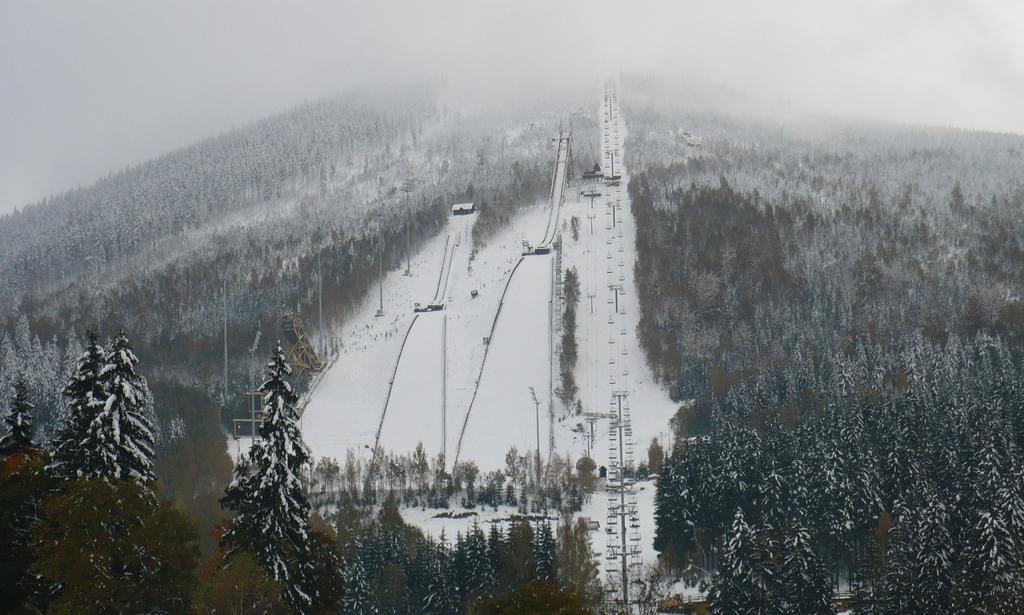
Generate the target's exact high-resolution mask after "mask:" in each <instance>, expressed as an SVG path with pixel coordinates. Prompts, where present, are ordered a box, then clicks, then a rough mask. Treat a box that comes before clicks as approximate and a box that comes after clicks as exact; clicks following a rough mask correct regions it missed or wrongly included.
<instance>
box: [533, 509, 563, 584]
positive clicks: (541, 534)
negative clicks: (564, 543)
mask: <svg viewBox="0 0 1024 615" xmlns="http://www.w3.org/2000/svg"><path fill="white" fill-rule="evenodd" d="M533 541H534V542H533V561H534V562H535V563H536V567H537V578H538V579H541V580H544V581H554V580H555V579H556V578H557V576H558V575H557V573H558V565H557V562H556V561H555V558H556V549H557V545H556V544H555V537H554V535H553V534H552V532H551V524H550V523H548V522H547V521H544V522H543V523H540V524H538V526H537V531H536V532H534V534H533Z"/></svg>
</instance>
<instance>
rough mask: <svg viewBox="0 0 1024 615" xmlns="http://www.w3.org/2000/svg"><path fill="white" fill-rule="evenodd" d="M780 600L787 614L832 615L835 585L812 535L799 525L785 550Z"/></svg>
mask: <svg viewBox="0 0 1024 615" xmlns="http://www.w3.org/2000/svg"><path fill="white" fill-rule="evenodd" d="M778 588H779V592H778V594H779V595H778V597H779V598H780V600H779V602H781V605H780V606H783V611H784V612H789V613H801V614H803V615H832V614H833V613H835V612H836V609H835V604H834V603H833V602H832V582H831V580H830V579H829V576H828V572H827V571H826V570H825V563H824V561H823V560H822V559H821V557H819V556H818V554H817V553H816V552H815V551H814V547H813V545H812V544H811V533H810V532H809V531H808V530H807V528H806V527H803V526H802V525H798V526H797V527H795V528H794V529H793V530H792V531H791V532H790V535H789V536H787V537H786V540H785V542H784V543H783V547H782V558H781V567H780V570H779V583H778Z"/></svg>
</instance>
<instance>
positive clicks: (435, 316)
mask: <svg viewBox="0 0 1024 615" xmlns="http://www.w3.org/2000/svg"><path fill="white" fill-rule="evenodd" d="M601 110H602V113H604V112H605V109H604V108H603V107H602V109H601ZM618 121H619V122H621V120H618ZM602 127H603V130H602V134H603V140H602V143H603V150H604V151H603V152H602V154H603V155H604V157H605V158H606V166H607V161H608V160H610V159H611V157H612V156H614V159H615V161H616V172H619V168H618V165H619V161H620V160H621V159H622V151H621V141H620V139H621V138H623V137H624V134H625V130H624V126H622V125H621V124H615V126H613V125H612V123H610V122H609V123H607V124H602ZM571 157H572V151H571V136H570V135H568V134H561V135H560V136H559V139H558V150H557V153H556V155H555V161H554V162H555V164H554V168H553V171H552V189H551V194H550V197H549V199H548V200H547V202H546V203H542V204H537V205H535V206H533V207H529V208H527V209H525V210H524V211H523V213H521V214H520V215H518V216H517V217H516V218H514V219H513V221H512V222H511V223H510V224H509V225H508V226H507V227H505V228H504V229H502V230H501V231H499V233H498V234H497V235H496V236H494V237H493V238H492V239H490V240H489V242H488V243H487V245H486V246H483V247H482V248H481V249H480V250H479V251H478V252H477V253H476V254H475V256H474V255H473V254H472V249H471V241H472V240H471V231H472V225H473V223H474V221H475V218H476V215H475V214H470V215H463V216H452V217H450V218H449V221H448V229H447V233H445V234H442V235H439V236H438V237H436V238H434V240H432V241H431V242H430V243H428V245H427V246H426V247H425V248H424V249H423V250H421V251H420V253H419V254H417V255H415V257H414V259H413V262H412V267H411V270H412V275H410V276H404V275H403V272H402V271H394V272H387V273H386V274H385V278H384V281H383V284H384V315H383V316H382V317H375V316H374V313H375V312H376V309H377V298H376V296H368V297H366V298H365V300H364V301H363V303H362V304H361V305H360V306H359V307H358V308H357V310H356V312H355V313H353V314H352V315H351V316H350V317H349V318H348V320H347V321H346V324H345V326H344V328H343V329H342V330H341V331H340V335H339V337H340V340H341V342H342V344H343V346H342V348H341V351H340V353H339V356H338V358H337V360H336V361H335V362H334V364H333V365H332V367H331V368H330V370H329V371H328V372H327V373H326V374H324V376H323V378H322V379H321V381H320V383H319V385H318V387H317V389H316V390H315V391H313V394H312V395H311V396H310V401H309V403H308V404H307V406H306V408H305V409H304V414H303V419H302V421H303V434H304V437H305V440H306V442H307V444H309V446H310V448H311V449H312V452H313V455H314V457H321V456H329V457H334V458H336V459H339V460H342V459H344V457H345V455H346V454H347V452H348V451H350V450H351V451H354V452H355V453H356V454H357V455H369V454H370V453H371V452H372V451H373V450H375V449H376V448H378V447H380V448H382V449H385V450H391V451H396V452H409V451H412V450H413V449H414V448H415V447H416V445H417V443H419V442H422V443H423V445H424V447H425V448H426V449H427V451H428V453H429V454H431V455H436V454H438V453H443V454H444V455H445V458H446V460H447V464H448V467H449V468H450V467H451V466H452V464H453V463H454V461H455V460H456V459H458V460H467V461H469V460H471V461H474V462H475V463H476V464H477V465H478V466H479V467H480V468H481V469H482V470H485V471H486V470H490V469H497V468H500V467H503V466H504V456H505V452H506V451H507V450H508V449H509V448H510V447H511V446H516V447H518V448H519V450H520V451H526V450H533V449H535V448H536V447H537V442H538V440H539V441H540V446H541V452H542V454H543V455H547V454H549V452H550V451H549V446H548V443H549V440H550V436H552V433H551V432H550V431H549V429H550V427H549V417H548V407H549V401H551V390H552V389H553V388H554V387H556V386H558V382H552V374H557V370H555V369H553V366H554V365H557V357H555V356H553V354H552V348H553V343H552V342H553V339H552V330H551V327H552V321H553V314H552V310H553V304H552V300H553V292H552V290H553V280H554V272H553V265H554V258H555V257H554V255H553V251H552V250H551V247H552V244H553V242H554V241H555V239H556V237H558V235H559V233H560V232H562V231H563V229H565V228H567V225H568V220H569V219H570V218H571V217H572V216H577V217H579V218H580V220H581V224H580V229H581V232H580V238H579V240H577V241H574V240H572V239H571V238H570V237H569V236H568V234H567V233H566V234H564V235H563V237H562V243H563V266H564V267H569V266H575V267H576V268H577V270H578V272H579V274H580V282H581V301H580V305H579V306H578V308H577V314H578V315H577V323H578V324H577V339H578V343H579V357H580V363H579V364H578V366H577V370H576V375H577V382H578V384H579V386H580V399H581V400H582V402H583V404H584V407H585V408H586V409H588V410H590V409H593V410H595V411H598V412H601V411H606V409H607V407H608V399H609V398H610V392H611V390H612V389H614V388H616V387H618V388H621V386H623V383H622V382H620V383H618V384H617V385H611V384H607V379H608V371H609V370H608V363H607V360H608V357H609V354H608V353H609V350H608V345H609V344H608V331H609V324H608V322H607V321H608V320H610V318H609V314H608V312H607V309H608V308H607V305H606V304H605V303H603V302H602V300H604V299H605V298H606V297H607V296H608V294H609V292H610V291H609V290H608V288H607V279H608V273H607V269H608V267H609V265H608V258H610V257H607V247H608V245H609V244H608V243H606V242H608V241H611V240H612V239H613V238H614V239H616V240H617V241H616V243H615V246H616V249H617V246H622V250H621V252H615V258H616V259H617V260H614V261H613V262H612V265H614V269H616V270H618V271H621V277H622V280H621V284H622V286H623V288H624V289H626V290H625V291H623V292H622V293H621V295H622V296H621V298H620V299H621V303H620V305H621V306H622V316H621V317H620V318H619V319H617V320H615V323H614V326H615V327H616V334H617V337H620V338H626V339H624V340H623V341H622V344H623V346H624V347H625V345H627V344H632V345H633V346H635V345H636V335H635V333H634V332H635V327H636V322H635V320H636V318H637V310H636V306H635V298H634V297H635V293H634V292H630V291H631V289H632V264H633V258H634V257H633V245H634V237H635V234H634V233H635V230H634V227H633V225H632V220H631V218H630V217H629V213H628V212H629V207H628V203H627V201H626V197H625V196H624V195H625V191H624V190H622V189H621V188H620V189H619V190H617V191H612V190H606V191H605V192H607V194H605V195H604V196H602V197H601V199H599V200H598V201H597V202H596V203H593V207H594V209H595V210H597V209H601V210H602V212H605V215H604V216H603V218H598V219H597V220H595V221H594V222H595V224H594V225H593V226H594V233H593V234H590V227H589V224H588V220H587V214H588V213H590V211H591V203H592V199H584V200H582V201H581V200H580V197H579V194H578V190H574V189H571V187H570V185H569V182H568V177H569V173H570V170H571V169H570V165H571ZM622 170H623V171H624V169H622ZM626 177H627V176H626V175H625V173H623V182H624V181H626ZM602 189H603V187H602ZM612 203H614V205H615V206H616V207H618V208H619V209H618V212H617V214H618V215H620V216H621V214H622V213H625V216H621V217H622V223H621V224H619V223H618V219H617V223H616V225H615V226H612V223H611V213H610V207H611V205H610V204H612ZM626 218H629V219H628V220H626ZM524 245H526V246H527V247H526V249H524ZM524 252H525V254H524ZM620 262H621V265H620ZM474 291H475V292H474ZM588 294H596V296H597V298H595V299H593V302H594V306H595V309H594V311H593V313H592V312H591V310H590V302H591V298H588ZM416 303H419V304H420V305H421V310H422V306H434V309H432V310H431V311H416V310H415V304H416ZM599 304H600V307H601V308H604V309H603V310H599V309H597V308H598V307H599ZM623 329H625V330H626V332H627V333H626V334H622V333H621V330H623ZM630 350H631V351H630V352H629V353H627V355H625V356H626V357H627V359H626V360H625V361H624V362H623V369H625V370H627V371H629V373H630V374H631V376H630V377H631V378H632V381H631V385H630V386H634V387H640V388H641V389H643V390H642V391H637V394H636V395H635V398H634V400H633V404H632V408H633V421H634V433H635V434H636V437H637V439H638V441H640V440H644V439H649V437H650V436H651V435H657V434H658V433H659V432H661V431H665V430H667V428H668V427H667V426H668V423H667V421H668V418H669V417H671V414H672V411H673V410H674V405H673V404H672V403H671V402H670V401H669V399H668V396H667V395H666V394H665V393H664V392H663V391H662V390H661V389H660V387H658V386H657V385H656V384H653V383H652V382H651V380H650V378H649V374H647V368H646V366H645V365H644V363H643V360H642V354H641V353H640V351H639V348H630ZM616 356H617V357H618V356H620V355H616ZM618 360H620V361H623V360H622V359H618ZM627 361H628V364H626V362H627ZM553 362H554V363H553ZM530 387H533V389H534V390H535V391H536V395H537V398H538V402H539V409H540V412H539V421H538V416H537V412H536V408H535V405H534V402H533V400H532V398H531V396H530ZM648 402H651V407H650V408H646V407H640V404H641V403H648ZM550 405H551V406H552V407H553V408H555V409H556V412H555V414H556V420H555V421H554V434H553V436H554V438H553V441H554V444H555V450H556V451H557V452H558V453H559V454H570V455H572V456H573V458H579V457H580V456H582V455H583V454H584V453H585V452H586V451H587V448H588V447H587V445H586V441H585V439H584V438H583V436H582V432H581V430H580V429H579V426H578V424H579V423H581V420H580V417H574V416H566V414H567V410H566V409H564V408H562V404H561V402H560V401H557V400H553V402H552V403H551V404H550ZM595 435H596V436H597V437H599V438H600V437H601V436H602V426H601V425H595ZM606 435H607V428H606V427H605V428H604V430H603V436H604V437H606ZM606 448H607V446H606V445H600V444H595V445H594V446H593V447H592V450H593V456H594V458H595V460H597V461H598V463H599V464H601V463H602V461H603V459H602V458H603V456H604V455H603V453H604V451H605V449H606Z"/></svg>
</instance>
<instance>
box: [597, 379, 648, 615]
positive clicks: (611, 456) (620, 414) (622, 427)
mask: <svg viewBox="0 0 1024 615" xmlns="http://www.w3.org/2000/svg"><path fill="white" fill-rule="evenodd" d="M609 414H611V419H610V425H609V430H608V481H607V483H606V491H607V496H608V524H607V526H606V527H607V534H608V537H607V549H606V552H605V558H606V559H607V562H606V564H605V573H606V575H607V580H608V584H609V586H610V589H609V597H610V598H611V601H612V602H613V603H615V604H618V605H620V606H622V607H624V608H628V605H629V604H630V602H631V599H630V585H631V584H632V583H633V582H634V581H635V580H637V579H638V578H639V575H640V571H641V569H642V566H643V560H642V559H641V556H640V516H639V513H638V510H637V496H636V490H635V487H634V485H635V476H634V471H633V468H634V465H635V464H634V461H635V460H634V456H633V427H632V424H631V421H630V414H629V393H628V392H627V391H615V392H614V393H613V394H612V401H611V408H610V412H609Z"/></svg>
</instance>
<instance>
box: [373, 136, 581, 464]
mask: <svg viewBox="0 0 1024 615" xmlns="http://www.w3.org/2000/svg"><path fill="white" fill-rule="evenodd" d="M571 142H572V133H571V132H569V133H562V132H560V133H559V139H558V152H557V154H556V156H555V165H554V169H553V171H552V176H551V192H550V209H549V211H548V221H547V225H546V226H545V229H544V236H543V239H542V240H541V242H540V244H539V245H540V246H544V247H548V248H550V246H551V244H552V243H553V242H554V240H555V237H556V236H557V234H558V222H559V220H560V216H561V208H562V201H564V200H565V187H566V178H567V174H568V164H569V158H570V156H571ZM459 244H460V242H459V240H458V239H456V240H455V241H454V242H453V241H452V237H451V234H449V235H448V236H447V237H446V238H445V249H444V260H442V262H441V271H440V272H439V273H438V279H437V285H436V287H435V290H434V297H433V299H432V300H431V304H437V303H439V302H441V301H442V300H443V298H444V296H445V293H446V292H447V287H448V282H449V279H450V276H451V270H452V264H453V263H454V261H455V251H456V249H457V248H458V247H459ZM524 258H525V257H524V256H520V257H519V259H518V260H517V261H516V264H515V266H513V268H512V270H511V271H510V272H509V275H508V278H507V279H506V280H505V285H504V288H503V289H502V292H501V298H500V300H499V302H498V307H497V309H496V310H495V313H494V318H493V319H492V321H491V327H490V332H489V335H488V344H487V346H486V347H485V348H484V352H483V357H482V358H481V360H480V369H479V370H478V372H477V377H476V379H475V382H474V385H473V393H472V396H471V397H470V401H469V404H468V406H467V408H466V413H465V417H464V418H463V422H462V427H461V429H460V430H459V438H458V441H457V444H456V448H455V458H454V460H453V462H452V466H451V467H453V466H454V464H455V463H458V461H459V456H460V454H461V452H462V442H463V438H464V437H465V433H466V428H467V426H468V424H469V417H470V414H471V412H472V410H473V406H474V404H475V403H476V399H477V395H478V393H479V391H480V383H481V382H482V380H483V374H484V369H485V368H486V366H487V356H488V353H489V351H490V347H491V343H492V342H493V340H494V333H495V331H496V330H497V327H498V320H499V318H500V317H501V311H502V306H503V305H504V303H505V297H506V295H507V293H508V289H509V287H510V286H511V284H512V280H513V279H514V278H515V274H516V271H517V270H518V269H519V266H520V265H521V264H522V262H523V260H524ZM418 317H419V314H418V313H417V314H416V315H415V316H414V317H413V320H412V322H410V323H409V327H408V328H407V329H406V332H405V337H404V338H403V340H402V345H401V347H400V348H399V351H398V357H397V359H396V360H395V364H394V367H393V369H392V373H391V378H390V380H389V381H388V389H387V394H386V396H385V400H384V407H383V409H382V410H381V414H380V420H379V421H378V424H377V431H376V435H375V437H374V447H373V451H374V454H375V455H376V453H377V451H378V450H379V449H380V440H381V434H382V432H383V428H384V421H385V420H386V418H387V412H388V406H389V404H390V403H391V393H392V390H393V389H394V385H395V379H396V378H397V375H398V370H399V367H400V366H401V363H402V358H403V354H404V352H405V348H406V343H407V342H408V340H409V337H410V335H411V333H412V331H413V327H414V326H415V325H416V322H417V320H418ZM446 325H447V322H445V323H444V325H443V326H446ZM443 340H444V335H443V334H442V349H441V352H442V356H444V353H445V351H446V348H444V346H443V344H444V342H443ZM442 360H443V359H442ZM446 369H447V365H443V366H442V370H441V371H442V380H444V379H445V378H446V376H445V371H446ZM444 388H445V385H444V383H443V382H442V393H441V394H442V406H444V405H446V403H447V402H446V401H445V400H444V396H445V390H444Z"/></svg>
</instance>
